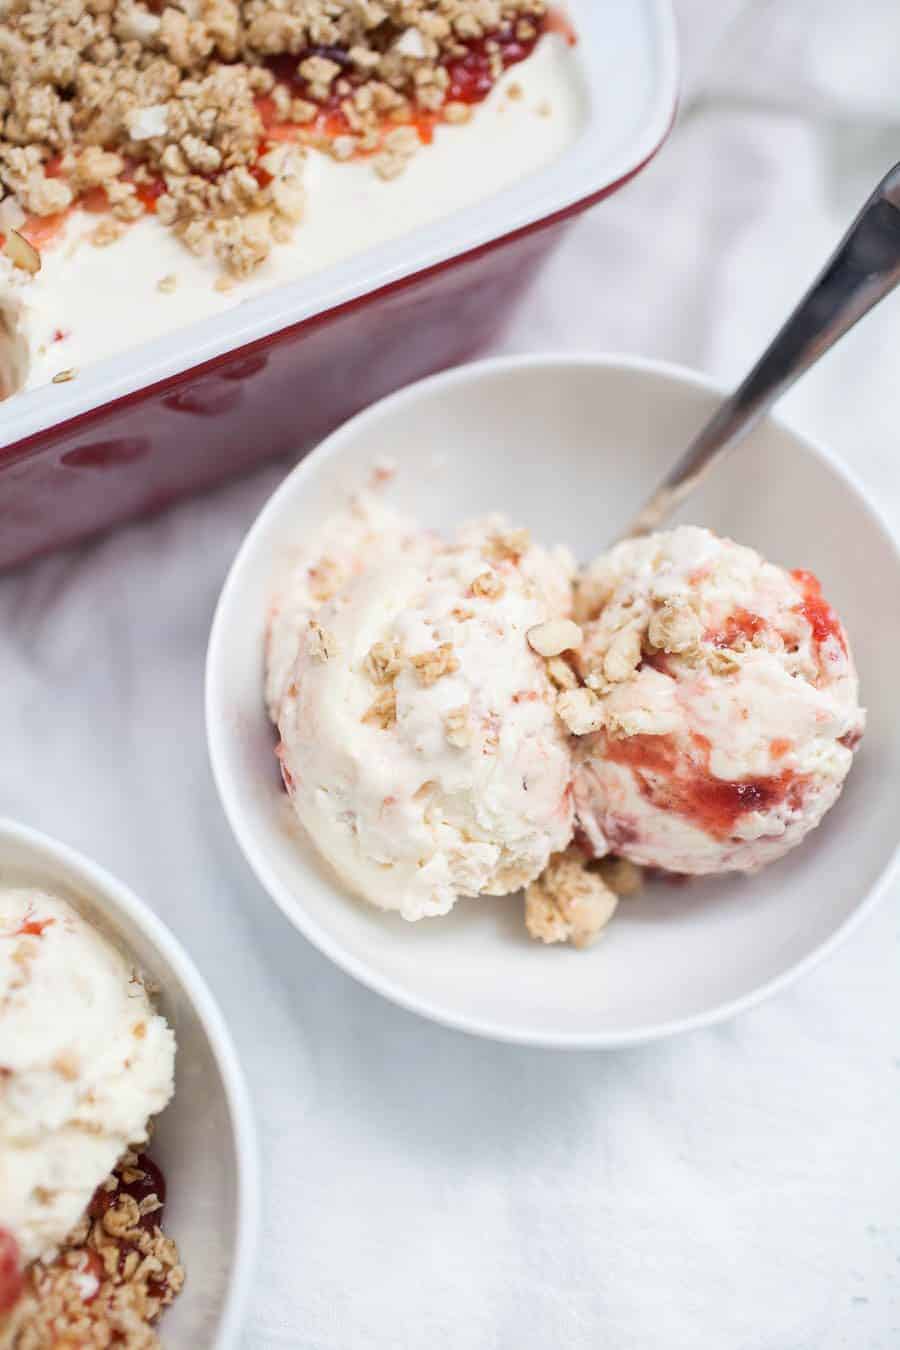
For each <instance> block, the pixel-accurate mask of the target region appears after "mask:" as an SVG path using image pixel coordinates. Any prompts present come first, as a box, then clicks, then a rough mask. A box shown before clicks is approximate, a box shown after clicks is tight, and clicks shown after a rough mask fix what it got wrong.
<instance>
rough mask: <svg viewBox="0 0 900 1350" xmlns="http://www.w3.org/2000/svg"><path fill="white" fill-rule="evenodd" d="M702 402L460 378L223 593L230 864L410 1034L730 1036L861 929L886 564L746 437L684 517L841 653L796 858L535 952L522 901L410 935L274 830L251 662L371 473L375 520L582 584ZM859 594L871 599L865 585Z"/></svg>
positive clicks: (259, 543)
mask: <svg viewBox="0 0 900 1350" xmlns="http://www.w3.org/2000/svg"><path fill="white" fill-rule="evenodd" d="M720 398H721V392H720V391H719V390H718V389H717V388H716V387H715V386H714V385H713V384H712V383H711V382H710V381H708V380H706V379H704V378H702V377H701V376H699V375H696V374H694V373H692V372H691V371H688V370H684V369H679V368H677V367H673V366H665V365H661V364H657V363H653V362H649V361H643V360H638V359H634V358H623V357H602V356H598V357H583V358H573V357H552V356H547V357H529V358H525V359H520V360H507V359H501V360H493V361H487V362H483V363H480V364H477V365H472V366H466V367H462V368H460V369H458V370H455V371H451V372H449V373H447V374H444V375H440V376H437V377H435V378H433V379H430V380H426V381H424V382H422V383H420V384H416V385H413V386H411V387H410V388H408V389H406V390H404V391H402V392H401V393H399V394H395V395H393V396H392V397H391V398H389V399H386V400H384V401H383V402H381V403H378V404H376V405H374V406H373V407H372V408H369V409H368V410H367V411H366V412H364V413H362V414H360V415H359V416H358V417H356V418H354V419H353V420H352V421H351V422H349V423H347V424H346V425H345V426H344V427H342V428H341V429H340V430H339V431H337V432H336V433H335V434H334V435H332V436H331V437H329V438H328V440H327V441H325V442H324V443H323V444H322V445H321V446H320V447H319V448H318V449H317V450H316V451H314V452H313V454H312V455H310V456H309V457H308V458H307V459H306V460H305V461H304V462H303V463H302V464H300V465H299V467H298V468H297V469H295V470H294V472H293V473H291V474H290V475H289V476H288V478H287V479H286V480H285V482H284V483H283V484H282V485H281V487H280V488H279V489H278V491H277V492H276V493H275V494H274V496H273V497H272V498H271V500H270V501H269V503H268V505H267V506H266V507H265V508H264V510H263V511H262V513H261V515H260V516H259V518H258V519H257V521H256V523H255V525H254V526H253V528H252V529H251V531H250V533H249V535H248V537H247V539H246V540H245V542H244V544H243V546H242V548H241V550H240V552H239V554H238V557H237V559H236V560H235V563H234V565H233V567H232V570H231V573H230V575H229V578H228V580H227V582H226V585H225V588H224V591H223V593H222V596H221V599H220V602H219V606H218V610H217V613H216V617H215V621H214V625H213V631H212V636H211V640H210V648H209V657H208V667H207V731H208V737H209V747H210V754H211V758H212V765H213V770H214V774H215V777H216V781H217V783H218V787H219V792H220V794H221V798H222V802H223V805H224V807H225V811H226V813H227V815H228V818H229V820H230V822H231V825H232V828H233V829H234V832H235V834H236V836H237V839H238V842H239V844H240V846H241V848H242V849H243V851H244V854H245V856H246V858H247V860H248V862H249V863H250V866H251V867H252V868H253V870H254V871H255V872H256V875H257V876H258V878H259V880H260V881H261V883H262V885H263V886H264V887H265V889H266V890H267V891H268V892H269V894H270V895H271V897H272V898H273V900H274V901H275V902H276V903H277V904H278V905H279V906H280V907H281V909H282V910H283V911H284V913H285V914H286V915H287V917H288V918H289V919H290V920H291V922H292V923H293V924H295V926H296V927H297V928H298V929H300V931H301V932H302V933H304V934H305V935H306V937H307V938H309V940H310V941H312V942H314V943H315V944H316V945H317V946H318V947H319V948H320V949H321V950H322V951H323V952H325V953H326V954H327V955H328V956H330V957H331V958H332V959H333V960H334V961H336V962H337V964H338V965H340V966H341V967H343V969H344V970H346V971H348V972H349V973H350V974H351V975H353V976H355V977H356V978H358V979H360V980H362V981H363V982H364V983H365V984H367V985H369V986H370V987H372V988H373V989H376V990H378V991H379V992H380V993H382V994H384V995H385V996H386V997H388V998H391V999H393V1000H394V1001H396V1002H397V1003H400V1004H402V1005H403V1006H405V1007H407V1008H410V1009H412V1010H413V1011H415V1012H418V1013H420V1014H422V1015H424V1016H427V1017H430V1018H433V1019H435V1020H436V1021H439V1022H443V1023H446V1024H448V1025H451V1026H455V1027H459V1028H462V1029H464V1030H466V1031H470V1032H476V1033H479V1034H482V1035H486V1036H492V1037H495V1038H498V1039H502V1040H508V1041H516V1042H523V1043H529V1044H534V1045H550V1046H563V1047H590V1046H596V1047H612V1046H621V1045H626V1044H631V1043H634V1042H638V1041H646V1040H650V1039H653V1038H654V1037H658V1036H663V1035H667V1034H671V1033H673V1032H676V1031H683V1030H687V1029H688V1028H691V1027H695V1026H698V1025H701V1024H704V1023H709V1022H712V1021H716V1020H718V1019H720V1018H723V1017H726V1016H728V1015H730V1014H732V1013H734V1012H737V1011H738V1010H739V1009H741V1008H743V1007H746V1006H748V1005H749V1004H751V1003H753V1002H755V1001H757V1000H758V999H760V998H762V997H763V996H765V995H766V994H768V993H771V992H773V991H774V990H776V989H778V988H780V987H782V986H783V985H785V984H786V983H787V982H788V981H789V980H791V979H793V978H795V977H796V976H797V975H799V974H800V973H801V971H803V970H805V969H807V968H809V966H810V965H812V963H813V962H814V961H815V960H817V959H818V958H819V957H821V956H822V955H823V954H824V953H825V952H826V951H827V950H829V949H830V948H831V947H832V946H833V945H834V943H835V942H836V940H837V938H838V937H839V936H841V935H843V934H845V933H847V932H848V931H849V930H850V928H851V927H852V925H853V924H854V923H855V922H856V921H857V920H858V919H859V918H860V916H861V915H862V914H863V913H864V912H866V910H868V909H869V908H870V907H871V905H872V904H873V903H874V900H875V898H876V896H877V895H878V894H880V893H881V892H882V890H883V888H884V886H885V883H886V880H887V877H888V875H889V874H890V872H891V869H892V868H893V866H894V859H895V850H896V846H897V840H898V822H897V814H896V808H895V805H894V802H893V800H892V797H891V794H890V793H889V792H886V791H885V790H884V789H885V784H889V783H892V782H896V781H898V779H900V724H898V722H897V719H896V716H895V709H894V706H893V703H894V698H893V695H892V692H891V690H890V688H889V682H888V681H886V680H885V679H884V678H883V672H884V670H885V669H888V670H894V669H896V668H897V664H898V663H900V625H898V624H897V623H896V621H895V620H892V619H891V617H890V616H896V615H897V614H900V555H898V550H897V547H896V544H895V543H894V541H893V539H892V538H891V536H890V533H889V531H888V530H887V528H886V527H885V525H884V524H883V522H882V521H881V519H880V518H879V515H878V512H877V510H876V508H875V507H874V505H873V504H872V503H871V501H870V500H869V499H868V498H867V496H866V493H865V491H864V489H863V488H862V487H861V486H860V485H859V484H857V483H856V482H855V481H854V480H853V479H852V477H851V476H850V475H849V474H848V472H847V471H846V469H845V468H844V467H843V466H842V465H841V463H840V462H839V461H838V460H837V459H836V458H835V456H834V455H833V454H831V453H830V452H829V451H828V450H826V449H825V448H823V447H822V446H819V445H816V444H814V443H812V442H810V441H808V440H806V439H804V438H803V437H800V436H798V435H796V434H795V433H794V432H792V431H789V430H788V429H787V428H786V427H784V426H782V425H780V424H779V423H778V422H776V421H774V420H771V419H765V420H763V421H762V422H761V423H760V424H759V425H758V426H757V428H756V430H755V431H754V432H753V433H752V436H751V440H750V441H749V442H748V446H747V448H748V450H749V451H750V453H747V454H742V455H737V456H733V457H732V458H730V459H729V460H727V461H726V462H724V463H723V464H722V465H721V466H720V467H719V469H718V470H717V472H716V473H715V474H713V475H711V476H710V477H709V478H708V479H706V480H705V481H704V483H703V484H702V485H701V486H700V487H699V488H698V489H697V492H696V494H695V495H694V496H693V497H692V498H691V502H690V513H689V516H688V515H687V514H686V513H685V511H684V510H683V509H682V510H681V511H680V512H679V513H678V514H677V516H676V519H681V520H685V519H690V520H691V521H692V522H693V523H697V524H703V525H708V526H709V527H710V528H712V529H713V530H716V531H717V532H719V533H723V534H727V535H731V536H733V537H734V538H736V539H737V540H739V541H740V542H742V543H748V544H751V545H753V546H754V547H756V548H758V549H759V550H760V551H761V552H762V553H763V554H764V555H765V556H766V557H767V558H769V559H771V561H773V562H777V563H781V564H783V565H785V566H787V567H801V566H802V567H804V568H809V569H810V570H812V571H814V572H817V573H818V574H819V575H820V577H821V580H822V583H823V586H824V589H825V592H826V594H827V595H828V596H829V598H830V599H831V600H832V601H833V603H834V604H835V606H836V608H837V610H838V612H839V613H840V614H841V615H842V617H843V619H844V622H845V624H846V626H847V628H848V631H849V634H850V639H851V642H852V643H853V647H854V652H855V655H856V658H857V662H858V665H859V669H860V677H861V682H862V692H863V699H864V702H866V703H867V704H868V709H869V730H868V733H867V736H866V739H865V741H864V743H863V746H862V748H861V750H860V753H859V755H858V756H857V763H856V764H855V766H854V769H853V771H852V772H851V774H850V778H849V780H848V783H847V787H846V789H845V792H844V794H843V797H842V799H841V801H840V802H839V803H838V804H837V806H836V807H835V808H834V809H833V811H831V812H830V813H829V815H828V816H827V818H826V820H825V821H824V823H823V824H822V825H821V826H820V827H819V829H817V830H816V831H815V832H814V834H813V835H812V836H811V837H810V838H809V839H808V840H807V841H805V843H804V844H803V845H801V846H800V847H799V848H798V849H796V850H795V851H794V852H793V853H792V854H791V855H790V856H788V857H787V858H785V859H784V860H782V861H781V862H779V863H776V864H774V865H772V866H771V867H769V868H768V869H766V870H764V871H762V872H760V873H758V874H756V875H755V876H752V877H733V876H732V877H725V878H708V879H705V880H698V881H695V882H690V883H686V884H682V885H677V886H676V885H673V884H670V883H665V882H655V883H651V884H650V885H649V886H648V887H647V888H646V889H645V891H644V892H643V893H642V895H641V896H640V897H638V898H636V899H631V900H623V901H622V903H621V904H620V906H619V910H618V912H617V914H616V916H615V918H614V920H613V922H612V923H611V925H610V927H609V928H608V930H607V931H606V933H605V934H604V936H603V937H602V939H601V940H600V941H599V942H598V943H597V944H596V946H595V947H593V948H591V949H590V950H588V951H585V952H576V951H573V950H570V949H568V948H565V949H563V948H549V949H548V948H543V947H541V946H539V945H538V944H537V943H534V942H532V941H531V940H530V939H529V938H528V936H527V934H526V932H525V927H524V923H523V919H522V901H521V897H508V898H506V899H503V900H487V899H486V900H479V901H472V900H463V901H460V902H459V904H458V905H457V907H456V909H455V910H454V912H453V913H452V914H451V915H450V916H449V917H447V918H444V919H434V920H425V921H422V922H420V923H418V924H408V923H405V922H404V921H403V920H402V919H400V918H398V917H397V916H396V915H388V914H383V913H381V912H379V911H377V910H374V909H372V908H370V907H368V906H366V905H364V904H363V903H362V902H360V901H357V900H354V899H353V898H352V897H350V896H349V895H348V894H346V893H345V892H344V891H343V890H342V889H341V887H340V885H339V883H337V882H336V881H335V879H334V878H333V877H332V876H331V874H330V873H329V871H328V870H327V868H325V867H324V865H323V864H321V863H320V862H319V860H318V858H317V857H316V855H315V853H314V851H313V850H312V849H311V848H310V846H309V844H308V843H307V841H306V840H305V839H304V838H303V835H302V831H301V830H300V828H299V826H297V825H295V824H294V821H293V818H292V814H291V811H290V808H289V806H288V802H287V798H286V796H285V794H284V793H283V791H282V790H281V788H280V783H279V776H278V772H277V769H276V762H275V757H274V747H275V738H274V735H273V731H272V728H271V726H270V725H269V723H268V721H267V718H266V714H265V709H264V706H263V691H262V678H263V663H262V644H263V633H264V628H265V622H266V612H267V607H268V602H269V595H270V589H271V582H272V576H273V572H274V570H275V568H276V566H277V563H278V560H279V556H280V555H281V554H282V553H283V552H284V551H285V550H286V549H287V548H288V547H289V546H290V544H291V543H292V542H294V541H296V540H297V539H298V538H299V537H302V535H303V533H304V531H306V530H309V529H310V528H312V527H313V526H314V525H315V524H316V523H318V522H319V521H320V520H321V519H322V517H323V516H324V515H326V514H327V513H329V512H331V511H333V510H335V509H336V508H337V507H339V506H340V505H341V504H342V503H344V502H345V501H346V498H347V495H348V493H351V492H353V491H354V490H357V489H359V488H360V487H361V486H362V485H363V484H365V483H366V482H367V481H368V480H369V479H370V477H371V473H372V469H373V466H374V465H376V464H377V463H378V462H379V461H380V462H382V463H383V462H384V461H385V460H386V459H391V460H393V461H394V464H395V466H396V471H395V473H394V474H393V477H392V478H391V481H390V482H389V484H388V485H387V486H386V487H385V488H384V492H385V495H386V499H387V500H388V501H389V502H390V504H392V505H394V506H396V507H397V508H398V509H400V510H403V511H407V512H409V513H410V514H411V515H413V516H415V517H416V518H417V519H418V520H419V521H420V522H421V523H422V524H423V525H426V526H431V527H435V528H437V529H440V530H449V529H451V528H452V527H453V526H454V525H456V524H458V523H459V522H460V521H461V520H464V519H467V518H471V517H473V516H477V515H479V514H483V513H485V512H488V511H491V510H496V509H498V508H499V509H503V510H504V511H505V512H506V514H507V515H508V516H509V517H510V518H511V519H512V520H513V521H514V523H516V524H523V525H527V526H529V527H530V528H531V530H532V531H533V533H534V534H535V536H536V537H537V538H539V539H541V540H543V541H544V542H546V543H549V544H552V543H556V542H565V543H567V544H569V545H570V546H571V547H573V548H574V550H575V552H576V555H577V556H578V557H579V558H580V559H581V560H583V561H584V560H587V559H589V558H590V557H592V556H593V555H594V554H595V553H596V552H598V551H599V550H601V549H602V548H603V547H604V546H605V545H606V542H607V541H608V540H609V539H610V538H612V537H614V536H615V535H616V533H617V532H618V530H619V529H620V527H621V525H622V523H623V521H627V520H628V519H629V518H630V517H631V516H632V515H633V513H634V512H635V510H636V509H637V507H638V506H639V504H640V502H641V501H643V500H644V499H645V498H646V496H647V493H648V491H649V489H650V488H652V486H653V484H654V483H656V482H658V481H659V479H660V477H661V476H662V473H663V472H664V470H665V467H666V466H667V465H668V464H669V463H671V459H672V448H673V447H677V446H678V445H684V444H687V443H688V442H689V441H690V439H691V436H692V435H693V434H694V432H695V431H696V430H697V428H698V427H699V426H701V425H702V423H703V422H704V420H705V419H707V418H708V417H709V415H710V413H711V412H712V411H713V409H714V408H715V407H716V405H717V403H718V402H719V400H720ZM875 577H877V579H878V584H877V586H873V584H872V581H873V578H875Z"/></svg>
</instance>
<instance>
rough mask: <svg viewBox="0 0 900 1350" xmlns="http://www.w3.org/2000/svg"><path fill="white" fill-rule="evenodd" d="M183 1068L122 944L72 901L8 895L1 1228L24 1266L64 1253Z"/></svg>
mask: <svg viewBox="0 0 900 1350" xmlns="http://www.w3.org/2000/svg"><path fill="white" fill-rule="evenodd" d="M174 1059H175V1038H174V1035H173V1033H172V1031H171V1029H170V1028H169V1027H168V1026H167V1024H166V1022H165V1020H164V1019H163V1018H162V1017H161V1016H160V1015H159V1014H158V1013H157V1012H156V1011H155V1010H154V1007H153V1004H152V1002H151V1000H150V997H149V996H148V993H147V990H146V988H145V986H144V984H143V983H142V981H141V978H140V976H139V974H138V973H137V972H136V971H135V970H134V968H133V966H132V964H131V962H130V961H129V960H128V959H127V957H126V956H124V955H123V954H122V953H121V952H120V951H119V949H118V948H117V947H116V946H114V945H113V943H112V942H110V941H108V940H107V938H105V937H104V936H103V935H102V934H101V933H100V932H99V931H98V930H97V929H96V928H95V927H94V926H93V925H92V924H90V923H88V922H87V921H86V920H85V919H84V918H82V916H81V915H80V914H79V913H78V911H77V910H76V909H74V908H73V906H72V905H70V904H69V903H68V902H67V901H65V900H62V899H59V898H57V897H55V896H52V895H47V894H45V893H43V892H41V891H37V890H32V889H21V890H18V889H14V890H10V889H5V890H0V1230H5V1232H6V1234H7V1235H10V1234H11V1236H12V1239H13V1241H14V1243H15V1244H16V1246H17V1248H18V1252H19V1257H20V1259H21V1261H22V1262H23V1264H26V1265H27V1264H28V1263H29V1262H31V1261H32V1260H34V1259H36V1258H38V1257H44V1256H47V1255H48V1254H50V1253H52V1251H53V1250H54V1249H55V1248H56V1247H57V1246H58V1244H60V1243H61V1242H62V1241H63V1240H64V1239H65V1237H66V1235H67V1234H68V1233H69V1231H70V1230H71V1229H72V1228H73V1227H74V1225H75V1224H76V1223H77V1222H78V1221H79V1219H80V1218H81V1217H82V1215H83V1214H84V1212H85V1210H86V1208H87V1206H88V1204H89V1203H90V1200H91V1197H92V1196H93V1194H94V1191H95V1190H96V1188H97V1186H99V1184H100V1183H101V1182H102V1181H103V1180H104V1179H105V1178H106V1176H107V1175H108V1174H109V1172H110V1171H111V1170H112V1168H113V1167H114V1166H115V1164H116V1162H117V1160H118V1159H119V1157H120V1156H121V1154H122V1153H123V1151H124V1150H125V1148H126V1146H127V1145H129V1144H131V1143H141V1142H143V1141H144V1140H146V1138H147V1122H148V1119H149V1118H150V1117H151V1116H153V1115H155V1114H156V1113H157V1112H158V1111H161V1110H162V1109H163V1107H164V1106H165V1105H166V1104H167V1103H168V1101H169V1099H170V1098H171V1096H172V1090H173V1066H174ZM6 1241H7V1242H9V1237H8V1236H7V1238H6Z"/></svg>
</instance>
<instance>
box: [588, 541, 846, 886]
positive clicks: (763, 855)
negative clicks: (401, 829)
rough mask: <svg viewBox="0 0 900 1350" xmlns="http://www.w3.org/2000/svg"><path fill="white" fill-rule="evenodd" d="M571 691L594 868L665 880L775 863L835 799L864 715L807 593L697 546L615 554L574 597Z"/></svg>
mask: <svg viewBox="0 0 900 1350" xmlns="http://www.w3.org/2000/svg"><path fill="white" fill-rule="evenodd" d="M576 612H577V617H578V618H579V619H580V620H581V621H582V623H583V625H584V634H585V639H584V644H583V646H582V648H581V650H580V652H579V657H578V659H579V664H580V670H581V674H582V676H583V677H584V678H585V680H586V683H587V685H588V686H589V687H588V688H586V689H579V690H577V691H574V692H573V693H572V694H571V695H564V696H563V700H564V701H563V710H564V714H565V716H566V719H567V721H568V723H569V725H570V726H571V727H572V729H573V730H575V731H577V732H580V733H582V734H580V735H579V736H578V737H577V738H576V749H575V779H574V784H575V803H576V813H577V818H578V822H579V824H580V827H581V830H582V832H583V834H584V836H585V837H586V840H587V842H588V843H589V845H590V847H591V849H592V850H593V852H594V853H595V854H596V855H598V856H602V855H603V854H605V853H607V852H610V851H611V852H615V853H618V854H621V855H623V856H625V857H627V858H630V859H631V860H632V861H634V862H637V863H641V864H645V865H649V866H654V867H660V868H665V869H666V870H669V871H672V872H681V873H711V872H721V871H728V870H741V871H745V870H753V869H755V868H758V867H760V866H762V865H763V864H765V863H768V862H772V861H773V860H775V859H777V858H779V857H781V856H782V855H783V854H784V853H786V852H787V851H788V850H789V849H791V848H793V847H794V846H795V845H796V844H798V843H799V842H800V841H801V840H802V839H803V838H804V836H805V835H806V834H808V833H809V831H810V830H811V829H813V828H814V827H815V826H816V825H817V824H818V823H819V821H820V820H821V819H822V817H823V815H824V814H825V812H826V811H827V810H828V809H829V807H830V806H832V805H833V803H834V802H835V800H836V799H837V797H838V794H839V793H840V790H841V787H842V785H843V782H844V779H845V777H846V775H847V772H848V770H849V768H850V765H851V763H852V760H853V752H854V749H855V747H856V745H857V743H858V741H859V739H860V736H861V735H862V731H863V727H864V713H863V711H862V709H861V708H860V705H859V696H858V682H857V676H856V670H855V668H854V664H853V659H852V656H851V653H850V649H849V645H848V641H847V635H846V633H845V632H844V630H843V628H842V626H841V624H840V622H839V620H838V619H837V617H836V615H835V614H834V612H833V611H832V610H831V608H830V606H829V605H828V604H827V602H826V601H825V600H824V599H823V597H822V594H821V590H820V588H819V584H818V582H817V580H816V579H815V577H813V576H811V575H810V574H809V573H806V572H799V571H797V572H787V571H785V570H784V569H782V568H781V567H777V566H774V565H773V564H771V563H768V562H766V561H764V560H763V558H761V557H760V555H759V554H758V553H756V552H754V551H753V550H752V549H749V548H743V547H741V546H739V545H738V544H735V543H733V542H731V541H730V540H727V539H719V538H717V537H716V536H715V535H714V534H712V533H710V531H708V530H705V529H698V528H693V527H682V528H679V529H676V530H673V531H671V532H668V533H664V534H658V535H653V536H651V537H650V538H647V539H641V540H635V541H628V542H625V543H623V544H620V545H619V546H618V547H616V548H615V549H613V550H612V551H611V552H610V553H608V554H606V555H604V556H603V557H601V558H600V559H598V560H597V562H596V563H595V564H594V565H593V566H592V567H590V568H589V569H588V570H587V571H586V573H585V574H584V576H583V577H582V578H581V582H580V585H579V588H578V592H577V598H576Z"/></svg>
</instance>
